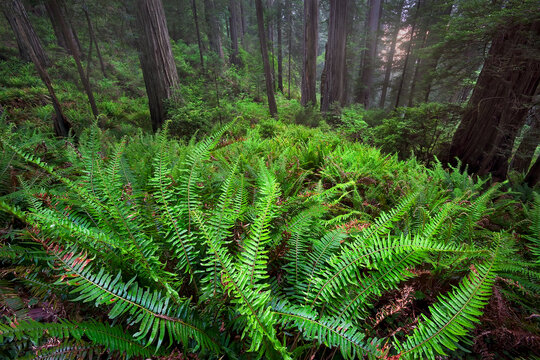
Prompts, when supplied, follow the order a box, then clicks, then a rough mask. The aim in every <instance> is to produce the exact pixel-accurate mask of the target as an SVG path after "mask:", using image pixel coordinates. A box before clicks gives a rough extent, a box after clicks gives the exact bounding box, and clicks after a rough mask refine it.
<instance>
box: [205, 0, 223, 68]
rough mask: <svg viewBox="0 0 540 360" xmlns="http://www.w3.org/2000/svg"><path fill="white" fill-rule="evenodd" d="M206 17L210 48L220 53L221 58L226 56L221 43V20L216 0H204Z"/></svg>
mask: <svg viewBox="0 0 540 360" xmlns="http://www.w3.org/2000/svg"><path fill="white" fill-rule="evenodd" d="M204 17H205V20H206V26H207V28H208V42H209V43H210V50H212V51H213V52H215V53H216V54H218V56H219V57H220V58H222V59H223V58H224V55H223V47H222V45H221V29H220V26H219V21H218V19H217V17H216V8H215V5H214V0H204Z"/></svg>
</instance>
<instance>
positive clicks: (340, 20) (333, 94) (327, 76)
mask: <svg viewBox="0 0 540 360" xmlns="http://www.w3.org/2000/svg"><path fill="white" fill-rule="evenodd" d="M347 3H348V1H347V0H330V20H329V23H328V42H327V43H326V55H325V62H324V70H323V75H322V76H321V111H323V112H327V111H329V110H330V107H331V105H332V104H333V103H338V104H340V105H343V104H344V102H345V73H346V71H345V50H346V44H347Z"/></svg>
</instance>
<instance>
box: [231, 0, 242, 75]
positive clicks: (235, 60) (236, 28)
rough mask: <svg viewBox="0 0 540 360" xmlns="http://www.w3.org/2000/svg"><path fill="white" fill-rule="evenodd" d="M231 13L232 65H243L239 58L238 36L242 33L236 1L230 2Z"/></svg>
mask: <svg viewBox="0 0 540 360" xmlns="http://www.w3.org/2000/svg"><path fill="white" fill-rule="evenodd" d="M229 11H230V13H231V18H230V20H231V25H230V32H231V59H230V60H231V63H232V64H234V65H238V66H240V65H241V61H240V58H239V57H238V36H239V32H240V26H241V25H240V24H241V20H240V9H239V5H238V2H237V1H236V0H230V1H229Z"/></svg>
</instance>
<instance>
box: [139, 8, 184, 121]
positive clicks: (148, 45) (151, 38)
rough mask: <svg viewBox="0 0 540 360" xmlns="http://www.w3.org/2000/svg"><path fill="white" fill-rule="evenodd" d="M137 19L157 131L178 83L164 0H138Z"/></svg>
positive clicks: (147, 87) (145, 77) (152, 112)
mask: <svg viewBox="0 0 540 360" xmlns="http://www.w3.org/2000/svg"><path fill="white" fill-rule="evenodd" d="M137 21H138V23H139V41H138V44H139V58H140V61H141V67H142V71H143V77H144V83H145V85H146V93H147V95H148V105H149V107H150V116H151V118H152V129H153V130H154V131H157V130H158V129H159V128H160V127H161V126H162V125H163V122H164V121H165V119H166V117H167V111H166V108H165V102H166V101H167V100H168V99H169V98H171V97H172V95H173V92H174V89H175V88H176V87H177V86H178V84H179V79H178V73H177V70H176V65H175V63H174V57H173V54H172V50H171V43H170V38H169V31H168V29H167V22H166V20H165V11H164V10H163V4H162V3H161V0H138V1H137Z"/></svg>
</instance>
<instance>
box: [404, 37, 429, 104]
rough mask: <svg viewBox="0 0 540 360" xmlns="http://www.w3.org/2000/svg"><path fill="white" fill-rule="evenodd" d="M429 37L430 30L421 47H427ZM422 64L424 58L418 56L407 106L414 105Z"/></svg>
mask: <svg viewBox="0 0 540 360" xmlns="http://www.w3.org/2000/svg"><path fill="white" fill-rule="evenodd" d="M427 38H428V31H427V29H426V31H425V32H424V38H423V40H422V46H421V47H420V49H423V48H425V47H426V42H427ZM421 65H422V59H421V58H420V57H417V58H416V61H415V62H414V74H413V77H412V81H411V90H410V91H409V102H408V104H407V106H409V107H412V106H413V105H414V93H415V91H416V84H417V83H418V82H420V72H419V70H420V67H421Z"/></svg>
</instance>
